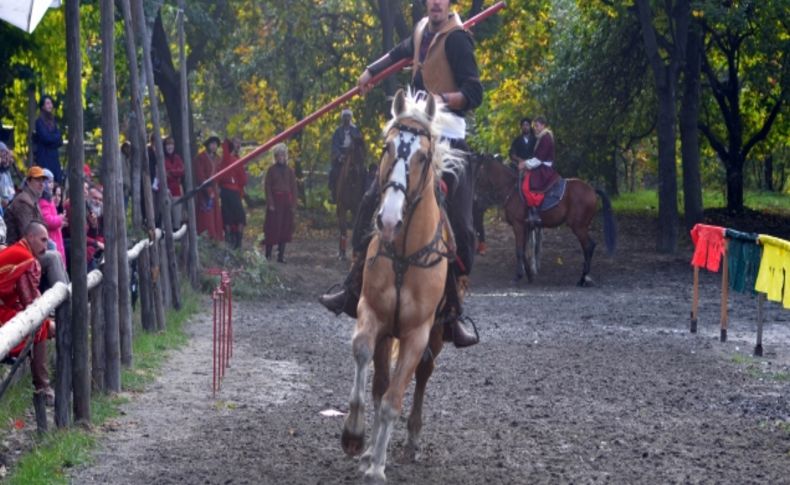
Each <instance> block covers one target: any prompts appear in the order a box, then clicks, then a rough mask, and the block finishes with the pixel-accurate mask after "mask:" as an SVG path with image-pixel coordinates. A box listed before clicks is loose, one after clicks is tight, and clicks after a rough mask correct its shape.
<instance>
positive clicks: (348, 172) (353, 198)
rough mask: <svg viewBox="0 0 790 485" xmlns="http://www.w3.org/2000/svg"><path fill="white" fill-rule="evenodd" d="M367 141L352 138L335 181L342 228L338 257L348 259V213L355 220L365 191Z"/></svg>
mask: <svg viewBox="0 0 790 485" xmlns="http://www.w3.org/2000/svg"><path fill="white" fill-rule="evenodd" d="M365 157H366V153H365V142H364V141H363V140H362V139H357V138H352V141H351V146H350V147H349V148H348V150H346V152H345V153H344V154H343V165H342V167H341V169H340V174H339V175H338V177H337V182H335V194H336V195H337V208H336V209H335V214H336V215H337V226H338V229H339V230H340V244H339V248H338V258H340V259H346V247H347V242H346V241H347V238H346V235H347V232H348V219H347V218H346V214H347V213H348V212H350V213H351V220H352V221H353V220H354V217H355V216H356V213H357V209H358V208H359V202H360V201H361V200H362V195H363V194H364V193H365V168H366V167H365Z"/></svg>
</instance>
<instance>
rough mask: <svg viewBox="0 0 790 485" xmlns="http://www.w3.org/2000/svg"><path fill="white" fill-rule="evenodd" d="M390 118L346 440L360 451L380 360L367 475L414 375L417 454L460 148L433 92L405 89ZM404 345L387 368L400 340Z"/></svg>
mask: <svg viewBox="0 0 790 485" xmlns="http://www.w3.org/2000/svg"><path fill="white" fill-rule="evenodd" d="M392 115H393V117H392V120H391V121H390V122H389V124H388V125H387V126H386V128H385V129H384V135H385V143H386V145H385V149H384V152H383V154H382V158H381V163H380V166H379V184H380V187H381V193H382V196H381V204H380V206H379V209H378V212H377V215H376V228H377V230H376V232H375V233H374V235H373V239H372V241H371V243H370V245H369V246H368V252H367V256H366V258H367V259H366V261H365V269H364V274H363V280H362V281H363V283H362V294H361V297H360V299H359V305H358V307H357V314H358V319H357V325H356V329H355V331H354V337H353V340H352V347H353V354H354V361H355V363H356V366H355V369H354V385H353V388H352V390H351V401H350V404H349V415H348V417H347V418H346V421H345V425H344V429H343V436H342V445H343V449H344V450H345V452H346V453H348V454H349V455H358V454H360V453H362V451H363V445H364V441H365V412H364V408H365V398H364V393H365V389H366V384H367V377H368V364H369V363H370V361H371V359H372V360H373V362H374V376H373V404H374V410H375V413H374V420H373V426H372V433H371V439H370V443H369V445H368V447H367V449H366V450H365V452H364V454H363V455H362V458H361V460H360V462H361V470H362V471H363V472H364V473H365V480H366V482H373V483H376V482H384V481H385V475H384V467H385V462H386V458H387V445H388V443H389V440H390V436H391V434H392V428H393V426H394V424H395V422H396V421H397V419H398V416H399V415H400V413H401V408H402V405H403V395H404V393H405V391H406V387H407V386H408V385H409V383H410V382H411V380H412V377H413V376H415V371H416V387H415V391H414V404H413V407H412V411H411V414H410V416H409V420H408V432H409V439H408V445H407V450H406V451H407V454H408V455H411V457H412V458H414V455H415V453H416V450H417V439H418V436H419V433H420V429H421V428H422V404H423V396H424V392H425V386H426V384H427V382H428V378H429V377H430V376H431V373H432V372H433V369H434V359H435V358H436V356H437V355H439V352H440V351H441V350H442V325H440V324H438V325H435V324H434V323H435V321H434V320H435V316H436V314H437V309H438V308H439V305H440V302H441V301H442V296H443V294H444V291H445V280H446V278H447V271H448V256H449V255H450V254H449V253H450V251H449V248H448V243H447V242H446V241H447V238H448V237H449V226H447V225H446V223H445V222H443V221H444V219H443V218H442V216H441V211H440V208H439V204H438V202H437V199H436V195H435V190H436V187H435V180H436V179H437V177H439V176H440V174H441V172H443V171H448V170H454V169H455V167H456V166H458V164H457V163H456V162H457V161H458V160H459V159H458V157H459V156H460V153H458V152H455V151H454V150H451V149H450V147H449V145H447V144H446V142H440V141H439V140H440V137H441V132H442V130H443V129H444V128H446V127H448V126H449V125H450V123H452V122H453V121H452V117H451V116H449V115H448V114H447V113H446V112H444V111H440V110H439V106H438V104H437V103H436V102H435V101H434V99H433V97H432V96H427V98H425V97H414V96H412V95H411V94H405V93H404V92H403V91H402V90H401V91H398V93H397V94H396V95H395V99H394V101H393V103H392ZM396 338H397V339H398V340H399V342H398V344H399V346H398V352H397V361H396V362H395V368H394V371H393V372H392V375H390V364H391V362H390V360H391V359H392V347H393V339H396Z"/></svg>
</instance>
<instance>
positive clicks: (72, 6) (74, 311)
mask: <svg viewBox="0 0 790 485" xmlns="http://www.w3.org/2000/svg"><path fill="white" fill-rule="evenodd" d="M66 60H67V68H66V77H67V82H68V87H67V88H66V98H67V99H68V106H69V109H68V112H67V114H66V116H67V120H68V127H69V138H68V139H69V144H68V160H69V161H68V182H69V198H70V200H71V204H72V206H71V212H70V213H71V215H70V219H69V230H70V234H71V247H70V248H69V259H70V261H71V268H70V274H71V336H72V344H73V345H72V354H73V359H74V360H73V363H72V367H71V370H72V387H73V393H74V420H75V421H76V422H77V423H80V424H88V423H90V420H91V381H90V379H91V375H90V362H89V359H90V352H89V348H90V347H89V343H88V342H89V339H88V332H89V328H88V282H87V268H88V263H87V255H86V252H85V251H86V247H87V240H86V239H87V238H86V233H85V217H86V216H85V196H84V193H83V190H82V180H83V171H82V166H83V161H84V160H85V150H84V146H83V145H84V142H83V131H84V128H83V112H82V51H81V49H80V5H79V1H78V0H67V1H66ZM64 323H65V322H64Z"/></svg>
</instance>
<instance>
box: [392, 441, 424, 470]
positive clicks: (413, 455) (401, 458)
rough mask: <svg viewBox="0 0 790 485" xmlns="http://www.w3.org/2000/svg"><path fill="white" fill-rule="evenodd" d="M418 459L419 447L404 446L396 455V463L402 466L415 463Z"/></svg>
mask: <svg viewBox="0 0 790 485" xmlns="http://www.w3.org/2000/svg"><path fill="white" fill-rule="evenodd" d="M419 458H420V447H419V446H414V445H406V446H405V447H404V448H403V450H402V451H401V452H400V453H399V454H398V456H397V459H396V461H397V462H398V463H400V464H402V465H407V464H410V463H416V462H417V460H419Z"/></svg>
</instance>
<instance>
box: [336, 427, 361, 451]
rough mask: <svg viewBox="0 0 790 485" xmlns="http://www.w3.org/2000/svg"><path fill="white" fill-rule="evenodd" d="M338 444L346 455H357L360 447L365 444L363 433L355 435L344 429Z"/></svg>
mask: <svg viewBox="0 0 790 485" xmlns="http://www.w3.org/2000/svg"><path fill="white" fill-rule="evenodd" d="M340 444H341V445H342V446H343V451H345V452H346V454H347V455H348V456H358V455H359V454H360V453H362V448H364V446H365V435H364V434H359V435H355V434H353V433H351V432H350V431H348V430H346V429H344V430H343V436H341V438H340Z"/></svg>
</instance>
